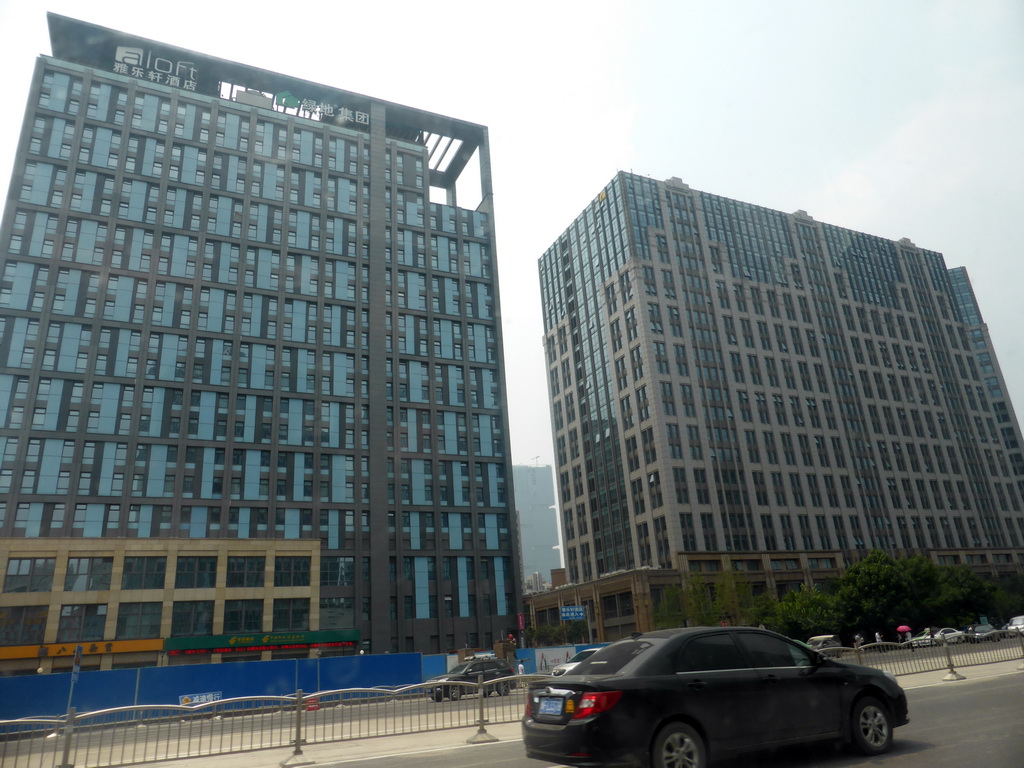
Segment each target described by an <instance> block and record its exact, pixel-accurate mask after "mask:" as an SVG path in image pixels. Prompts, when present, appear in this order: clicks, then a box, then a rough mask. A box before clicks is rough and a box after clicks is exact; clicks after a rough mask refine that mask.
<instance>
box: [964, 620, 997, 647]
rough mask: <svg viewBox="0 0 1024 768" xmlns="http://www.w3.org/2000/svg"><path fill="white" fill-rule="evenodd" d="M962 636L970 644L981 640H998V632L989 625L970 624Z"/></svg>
mask: <svg viewBox="0 0 1024 768" xmlns="http://www.w3.org/2000/svg"><path fill="white" fill-rule="evenodd" d="M964 636H965V637H966V638H967V639H968V640H969V641H970V642H972V643H980V642H981V641H982V640H993V641H998V640H1000V637H999V630H997V629H996V628H995V627H993V626H992V625H991V624H972V625H971V626H969V627H968V628H967V629H966V630H965V631H964Z"/></svg>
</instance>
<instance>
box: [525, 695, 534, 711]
mask: <svg viewBox="0 0 1024 768" xmlns="http://www.w3.org/2000/svg"><path fill="white" fill-rule="evenodd" d="M532 715H533V705H532V704H531V703H530V693H529V691H527V693H526V716H527V717H530V716H532Z"/></svg>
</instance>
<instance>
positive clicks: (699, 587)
mask: <svg viewBox="0 0 1024 768" xmlns="http://www.w3.org/2000/svg"><path fill="white" fill-rule="evenodd" d="M682 586H683V589H682V607H683V617H684V619H685V620H686V621H688V622H689V623H690V625H692V626H699V627H708V626H712V625H715V624H717V623H718V613H716V611H715V606H714V602H713V599H712V596H711V592H710V590H709V588H708V585H707V584H706V583H705V582H704V579H703V578H702V577H701V575H700V574H699V573H687V574H686V575H685V576H683V585H682Z"/></svg>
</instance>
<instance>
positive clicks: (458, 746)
mask: <svg viewBox="0 0 1024 768" xmlns="http://www.w3.org/2000/svg"><path fill="white" fill-rule="evenodd" d="M522 740H523V737H522V736H518V737H513V738H506V739H504V740H502V741H494V742H487V743H485V744H454V745H449V746H447V747H431V748H430V749H417V750H415V751H412V752H404V751H403V752H389V753H387V754H383V755H365V756H364V757H349V758H346V759H344V760H336V761H334V762H332V763H322V764H321V765H322V766H323V768H332V766H335V765H345V764H346V763H358V762H362V761H364V760H387V759H390V758H393V757H406V756H409V755H428V754H430V753H432V752H451V751H452V750H454V749H469V748H472V747H486V746H490V745H493V744H508V743H509V742H514V741H522ZM550 768H558V766H550Z"/></svg>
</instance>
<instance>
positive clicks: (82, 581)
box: [3, 555, 351, 592]
mask: <svg viewBox="0 0 1024 768" xmlns="http://www.w3.org/2000/svg"><path fill="white" fill-rule="evenodd" d="M335 559H336V558H335ZM335 559H332V558H324V559H323V561H322V567H321V578H322V579H323V578H327V579H330V578H331V573H332V571H331V566H332V563H333V562H334V560H335ZM348 559H351V558H348ZM56 564H57V560H56V558H53V557H34V558H30V557H25V558H19V557H12V558H10V559H9V560H8V561H7V574H6V576H5V578H4V589H3V591H4V592H50V591H51V590H52V589H53V577H54V572H55V570H56ZM113 570H114V558H113V557H69V558H68V560H67V565H66V571H65V576H64V591H65V592H91V591H98V590H109V589H110V588H111V578H112V574H113ZM265 576H266V558H265V557H255V556H254V557H228V558H227V571H226V577H225V584H224V585H225V586H227V587H262V586H264V580H265ZM166 577H167V558H166V557H163V556H126V557H125V558H124V564H123V570H122V573H121V589H127V590H131V589H164V588H165V587H166V584H167V578H166ZM216 582H217V557H216V556H214V555H211V556H186V555H179V556H178V557H177V558H176V561H175V570H174V588H175V589H201V588H208V587H215V586H216V585H217V583H216ZM327 583H332V582H331V581H328V582H327ZM309 585H310V558H309V557H306V556H297V557H296V556H285V555H277V556H276V557H274V586H275V587H308V586H309Z"/></svg>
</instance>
